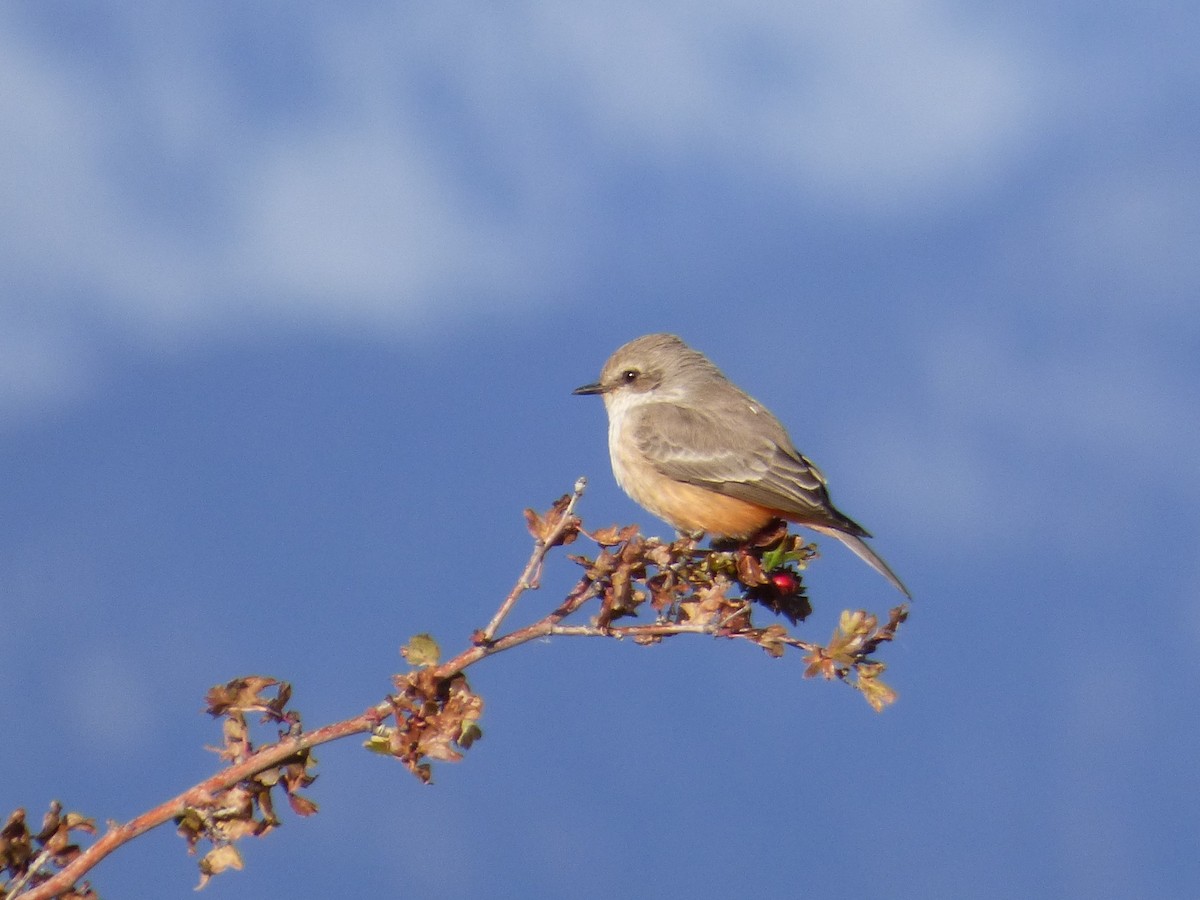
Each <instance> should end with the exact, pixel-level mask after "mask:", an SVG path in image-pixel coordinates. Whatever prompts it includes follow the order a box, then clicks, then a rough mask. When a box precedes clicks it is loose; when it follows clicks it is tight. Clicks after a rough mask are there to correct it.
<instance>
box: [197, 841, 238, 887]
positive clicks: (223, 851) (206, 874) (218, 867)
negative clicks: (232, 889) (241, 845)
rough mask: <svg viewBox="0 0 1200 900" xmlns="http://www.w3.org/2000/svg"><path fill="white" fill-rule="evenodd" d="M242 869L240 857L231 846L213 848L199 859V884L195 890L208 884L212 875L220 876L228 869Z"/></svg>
mask: <svg viewBox="0 0 1200 900" xmlns="http://www.w3.org/2000/svg"><path fill="white" fill-rule="evenodd" d="M241 868H243V863H242V855H241V854H240V853H238V850H237V847H235V846H233V844H223V845H221V846H220V847H213V848H212V849H211V850H209V851H208V852H207V853H205V854H204V856H203V857H202V858H201V859H200V883H199V884H198V885H196V890H200V889H201V888H203V887H204V886H205V885H207V884H208V882H209V880H210V879H211V878H212V877H213V876H214V875H220V874H221V873H222V872H226V871H228V870H230V869H241Z"/></svg>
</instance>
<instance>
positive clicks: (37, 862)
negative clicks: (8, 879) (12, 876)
mask: <svg viewBox="0 0 1200 900" xmlns="http://www.w3.org/2000/svg"><path fill="white" fill-rule="evenodd" d="M52 855H53V854H51V852H50V848H49V847H47V848H46V849H45V850H43V851H42V852H41V853H39V854H38V855H37V856H35V857H34V858H33V861H32V862H31V863H29V868H27V869H26V870H25V871H24V873H22V874H21V876H20V877H19V878H17V879H16V880H15V881H14V882H13V883H12V884H11V885H10V886H9V888H8V893H7V894H5V897H7V898H9V900H15V898H16V896H17V894H19V893H21V890H22V888H24V887H25V885H26V884H28V883H29V879H30V878H32V877H33V876H34V875H36V874H37V873H38V870H39V869H40V868H41V867H42V866H44V865H45V864H46V860H48V859H49V858H50V857H51V856H52ZM25 896H26V897H29V896H30V895H29V894H26V895H25Z"/></svg>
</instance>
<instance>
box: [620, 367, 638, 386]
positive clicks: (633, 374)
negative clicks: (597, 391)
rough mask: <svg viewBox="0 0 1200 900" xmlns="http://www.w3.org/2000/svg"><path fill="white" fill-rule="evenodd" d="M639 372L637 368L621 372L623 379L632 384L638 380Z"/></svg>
mask: <svg viewBox="0 0 1200 900" xmlns="http://www.w3.org/2000/svg"><path fill="white" fill-rule="evenodd" d="M638 374H639V373H638V370H637V369H626V370H625V371H624V372H622V373H621V380H622V381H624V382H625V383H626V384H631V383H633V382H635V381H637V377H638Z"/></svg>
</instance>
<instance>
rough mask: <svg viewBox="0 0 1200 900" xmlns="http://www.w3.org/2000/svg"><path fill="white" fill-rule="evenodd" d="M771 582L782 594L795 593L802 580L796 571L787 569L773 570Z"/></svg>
mask: <svg viewBox="0 0 1200 900" xmlns="http://www.w3.org/2000/svg"><path fill="white" fill-rule="evenodd" d="M771 584H773V585H775V590H777V591H779V593H781V594H794V593H796V591H797V589H798V588H799V587H800V581H799V579H797V578H796V575H795V573H794V572H790V571H788V570H787V569H780V570H779V571H778V572H772V573H771Z"/></svg>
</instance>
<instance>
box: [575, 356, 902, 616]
mask: <svg viewBox="0 0 1200 900" xmlns="http://www.w3.org/2000/svg"><path fill="white" fill-rule="evenodd" d="M572 393H574V394H580V395H587V394H598V395H599V396H600V397H601V398H603V400H604V407H605V410H606V412H607V413H608V450H609V457H610V460H611V462H612V470H613V475H614V476H615V477H616V480H617V484H618V485H620V487H621V489H622V490H624V491H625V493H627V494H628V495H629V496H630V497H631V498H632V499H633V500H634V501H636V502H637V503H638V504H639V505H641V506H643V507H644V508H645V509H647V510H648V511H649V512H651V513H653V514H654V515H655V516H658V517H659V518H661V519H663V520H664V521H666V522H667V523H669V524H670V525H671V526H672V527H674V528H675V529H676V530H678V531H680V532H681V533H683V534H687V535H690V536H692V537H695V538H699V537H700V536H701V535H703V534H708V535H709V536H710V537H712V538H718V539H733V540H744V539H746V538H749V537H752V536H753V535H755V534H756V533H758V532H759V531H761V530H762V529H763V528H765V527H766V526H767V525H768V524H769V523H771V522H772V521H774V520H776V519H786V520H788V521H790V522H795V523H796V524H798V525H802V526H804V527H805V528H810V529H812V530H813V531H816V532H818V533H820V534H825V535H828V536H830V537H833V538H836V539H837V540H839V541H841V542H842V543H843V544H845V545H846V546H847V547H848V548H849V549H850V550H852V551H853V552H854V553H855V554H856V555H857V556H858V557H859V558H860V559H862V560H863V561H864V562H866V563H867V565H869V566H871V568H873V569H875V571H877V572H878V573H879V574H880V575H882V576H883V577H884V578H886V579H887V580H888V581H889V582H890V583H891V584H892V585H893V586H894V587H895V588H896V589H897V590H899V591H900V592H901V593H902V594H904V595H905V596H906V597H908V598H910V599H911V597H912V595H911V594H910V593H909V591H908V588H906V587H905V586H904V583H903V582H901V581H900V579H899V578H898V577H897V576H896V573H895V572H893V571H892V570H891V568H890V567H889V566H888V564H887V563H885V562H884V561H883V559H882V558H881V557H880V556H879V554H877V553H876V552H875V551H874V550H873V549H871V547H870V546H868V545H867V543H866V541H865V539H866V538H869V537H871V534H870V533H869V532H868V531H867V530H866V529H865V528H863V527H862V526H861V525H859V524H858V523H857V522H855V521H854V520H853V519H851V518H850V517H849V516H847V515H846V514H845V513H842V512H841V511H839V510H838V509H837V508H836V507H835V506H834V505H833V503H832V502H831V501H830V499H829V487H828V483H827V481H826V479H825V476H824V475H822V474H821V470H820V469H818V468H817V467H816V465H814V464H813V462H812V461H811V460H810V459H808V458H807V457H806V456H804V455H803V454H802V453H800V451H799V450H797V449H796V447H795V445H794V444H793V443H792V439H791V438H790V437H789V436H788V433H787V430H786V429H785V428H784V427H783V425H782V424H780V422H779V420H778V419H777V418H775V416H774V415H772V414H771V412H770V411H769V410H768V409H767V408H766V407H765V406H763V405H762V404H761V403H759V402H758V401H757V400H755V399H754V398H753V397H751V396H750V395H749V394H747V393H746V392H745V391H743V390H742V389H741V388H739V387H738V386H737V385H735V384H734V383H733V382H731V381H730V380H729V379H728V378H727V377H726V376H725V374H724V373H723V372H721V370H720V369H718V368H717V367H716V365H714V364H713V363H712V361H711V360H709V358H708V357H707V356H705V355H704V354H703V353H701V352H699V351H698V350H694V349H692V348H691V347H689V346H688V345H687V344H686V343H684V342H683V340H681V339H680V338H679V337H677V336H675V335H673V334H647V335H644V336H642V337H639V338H636V339H634V340H632V341H630V342H629V343H627V344H624V345H623V346H621V347H619V348H618V349H617V350H616V351H615V352H614V353H613V354H612V356H610V357H609V358H608V361H607V362H605V363H604V366H603V368H602V369H601V371H600V378H599V380H598V381H596V382H593V383H591V384H585V385H581V386H580V387H577V388H576V389H575V390H574V391H573V392H572Z"/></svg>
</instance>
